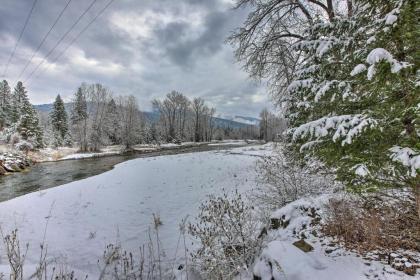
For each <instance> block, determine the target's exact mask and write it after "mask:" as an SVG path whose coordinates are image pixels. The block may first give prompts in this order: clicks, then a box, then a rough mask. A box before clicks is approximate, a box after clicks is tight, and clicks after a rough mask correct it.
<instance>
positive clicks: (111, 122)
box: [105, 98, 121, 145]
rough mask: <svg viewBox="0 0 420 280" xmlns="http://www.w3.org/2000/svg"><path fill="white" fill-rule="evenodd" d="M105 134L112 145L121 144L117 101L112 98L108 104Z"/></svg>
mask: <svg viewBox="0 0 420 280" xmlns="http://www.w3.org/2000/svg"><path fill="white" fill-rule="evenodd" d="M106 110H107V112H106V120H105V133H106V135H107V137H108V139H109V142H110V143H111V144H112V145H117V144H120V143H121V136H120V135H121V126H120V121H119V116H118V109H117V104H116V103H115V100H114V99H113V98H112V99H111V100H110V101H109V102H108V104H107V109H106Z"/></svg>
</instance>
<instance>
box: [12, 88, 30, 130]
mask: <svg viewBox="0 0 420 280" xmlns="http://www.w3.org/2000/svg"><path fill="white" fill-rule="evenodd" d="M26 93H27V92H26V89H25V87H24V86H23V84H22V82H21V81H19V82H18V83H17V84H16V87H15V89H14V91H13V95H12V106H11V121H12V122H13V123H16V122H17V121H18V120H19V116H20V114H21V111H22V106H23V101H24V100H25V99H27V96H26Z"/></svg>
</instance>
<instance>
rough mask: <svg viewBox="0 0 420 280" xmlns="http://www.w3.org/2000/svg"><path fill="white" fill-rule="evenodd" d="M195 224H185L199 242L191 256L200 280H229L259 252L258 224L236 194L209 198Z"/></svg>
mask: <svg viewBox="0 0 420 280" xmlns="http://www.w3.org/2000/svg"><path fill="white" fill-rule="evenodd" d="M197 219H198V220H197V222H196V223H195V224H191V223H190V224H189V227H188V229H189V233H190V235H191V236H192V237H193V238H195V239H196V240H198V241H199V248H198V249H197V250H195V251H194V252H193V253H192V254H191V256H192V261H193V263H194V264H195V265H197V266H198V268H199V269H198V270H199V271H201V272H203V274H204V279H232V278H233V276H234V275H236V274H237V273H239V272H240V271H241V270H243V269H247V268H248V267H249V265H250V264H251V263H252V261H253V257H254V256H255V255H256V253H257V252H258V250H259V249H260V246H261V244H260V240H259V239H258V238H257V236H256V235H255V234H256V232H257V227H258V223H257V222H256V219H255V216H254V211H253V209H252V208H251V207H250V206H248V205H247V204H246V203H245V202H244V200H243V199H242V196H241V194H239V193H238V192H237V191H236V192H235V193H234V194H233V195H232V196H228V194H227V193H226V192H224V193H223V195H222V196H220V197H216V196H213V195H211V196H209V199H208V200H207V201H205V202H204V203H203V204H202V205H201V206H200V211H199V215H198V218H197Z"/></svg>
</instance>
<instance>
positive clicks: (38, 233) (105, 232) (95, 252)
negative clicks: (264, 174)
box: [0, 145, 271, 279]
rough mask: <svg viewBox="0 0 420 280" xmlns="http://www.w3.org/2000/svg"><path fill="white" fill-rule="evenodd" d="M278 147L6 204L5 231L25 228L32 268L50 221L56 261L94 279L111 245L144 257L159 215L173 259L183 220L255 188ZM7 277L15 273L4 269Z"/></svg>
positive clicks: (180, 160)
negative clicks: (259, 168)
mask: <svg viewBox="0 0 420 280" xmlns="http://www.w3.org/2000/svg"><path fill="white" fill-rule="evenodd" d="M270 147H271V146H270V145H265V146H259V147H258V148H257V147H255V148H252V147H244V148H235V149H233V150H232V151H218V152H216V151H212V152H200V153H190V154H179V155H171V156H160V157H153V158H141V159H135V160H131V161H127V162H124V163H121V164H118V165H117V166H115V168H114V169H113V170H111V171H109V172H106V173H103V174H100V175H98V176H94V177H90V178H87V179H85V180H81V181H76V182H72V183H70V184H66V185H62V186H59V187H56V188H53V189H48V190H46V191H42V192H37V193H31V194H28V195H25V196H22V197H18V198H16V199H13V200H10V201H6V202H3V203H0V226H1V227H2V229H3V231H4V232H10V231H11V230H12V229H14V228H15V227H17V228H19V235H20V238H21V242H22V244H25V243H26V242H28V243H29V244H30V248H29V251H28V256H27V260H26V263H27V265H28V267H31V265H32V266H33V265H34V264H35V263H36V262H37V260H38V258H39V243H40V242H41V241H42V238H43V232H44V227H45V224H46V222H47V219H48V221H49V222H48V228H47V238H46V239H47V243H48V252H49V255H50V256H51V257H57V258H63V257H65V258H66V260H67V263H68V265H69V267H70V268H71V269H75V270H76V271H82V272H84V273H89V274H90V277H89V278H90V279H91V278H92V277H93V278H95V275H97V273H98V267H97V260H98V259H99V258H100V256H101V255H102V253H103V250H104V248H105V246H106V245H107V244H109V243H115V242H116V241H117V240H119V241H120V242H121V243H122V245H123V246H124V248H128V249H131V250H132V251H133V252H137V250H138V249H137V248H138V247H139V246H141V245H142V244H144V243H146V241H147V236H146V232H147V230H148V228H149V226H150V225H151V221H152V213H159V215H160V217H161V219H162V222H163V225H162V226H161V227H160V238H161V241H162V245H163V248H164V249H165V250H166V252H169V255H170V256H173V252H174V251H175V246H176V243H177V239H178V237H179V232H178V228H179V223H180V222H181V219H183V218H185V217H186V216H188V215H190V216H195V214H196V211H197V209H198V206H199V204H200V202H201V201H202V200H203V199H204V198H205V196H206V195H207V194H219V193H220V192H221V191H222V189H226V190H227V191H229V190H233V189H235V188H238V189H239V190H240V191H242V192H245V191H247V190H249V189H251V188H252V187H253V186H255V185H256V181H255V180H256V174H255V172H256V171H255V163H256V160H257V159H258V157H257V156H256V155H261V154H264V153H269V152H270V151H269V150H270V149H271V148H270ZM50 209H51V215H50ZM2 245H3V244H1V245H0V248H2V247H1V246H2ZM0 252H4V250H0ZM0 255H1V254H0ZM0 259H3V258H2V257H1V256H0ZM2 265H3V266H2ZM1 270H3V271H7V267H6V266H5V265H4V262H3V263H0V272H1ZM82 277H83V276H82Z"/></svg>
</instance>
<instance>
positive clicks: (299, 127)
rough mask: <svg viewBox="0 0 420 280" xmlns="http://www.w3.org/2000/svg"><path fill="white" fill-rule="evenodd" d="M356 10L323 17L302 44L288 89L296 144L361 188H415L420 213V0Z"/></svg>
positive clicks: (380, 0) (361, 4)
mask: <svg viewBox="0 0 420 280" xmlns="http://www.w3.org/2000/svg"><path fill="white" fill-rule="evenodd" d="M354 4H355V6H356V9H355V11H356V12H355V13H354V15H353V16H352V17H350V18H346V17H336V18H335V20H334V21H331V22H327V23H325V22H319V23H318V24H314V25H313V26H312V27H311V28H310V30H308V36H307V40H304V41H303V42H301V43H300V44H299V46H298V48H299V50H300V51H303V52H304V56H305V63H304V65H303V66H302V67H301V68H300V70H299V71H298V72H297V75H296V79H295V81H294V82H292V83H291V84H290V86H289V88H288V94H289V95H290V99H289V102H290V103H289V106H288V116H289V119H290V121H291V125H292V126H293V127H294V128H293V129H292V130H291V131H290V132H291V135H292V139H293V141H294V143H295V148H296V149H297V150H298V151H300V152H302V153H303V155H311V156H315V157H317V158H319V159H321V160H322V161H324V162H325V163H326V164H327V165H328V166H330V167H333V168H334V169H335V170H336V171H337V176H338V179H339V180H341V181H343V182H345V183H346V184H347V186H348V187H349V189H351V190H353V191H357V192H366V191H375V190H377V189H379V188H383V187H411V188H412V189H413V190H415V191H416V192H417V199H418V211H419V213H418V214H419V216H420V176H419V173H418V172H419V171H418V170H419V169H420V155H419V152H420V146H419V143H420V141H419V136H418V135H420V134H419V133H420V128H419V123H420V117H419V116H420V111H419V110H420V109H419V107H418V104H419V103H420V95H419V93H418V85H419V82H418V77H417V75H418V74H417V73H418V66H419V65H418V64H419V62H418V60H417V61H416V60H415V55H414V54H415V53H416V48H417V41H416V35H415V33H416V30H417V29H416V28H418V27H417V25H416V15H415V11H416V10H418V8H419V7H418V6H419V4H418V1H417V3H416V1H415V0H406V1H399V0H398V1H397V0H391V1H385V0H376V1H367V0H360V1H354Z"/></svg>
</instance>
